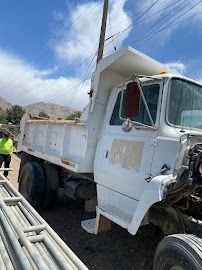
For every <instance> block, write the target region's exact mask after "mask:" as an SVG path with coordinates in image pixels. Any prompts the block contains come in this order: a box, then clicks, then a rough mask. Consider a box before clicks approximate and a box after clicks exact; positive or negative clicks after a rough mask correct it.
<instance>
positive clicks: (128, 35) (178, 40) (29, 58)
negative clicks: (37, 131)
mask: <svg viewBox="0 0 202 270" xmlns="http://www.w3.org/2000/svg"><path fill="white" fill-rule="evenodd" d="M151 5H153V6H152V7H151ZM168 6H169V7H168ZM102 7H103V0H96V1H88V0H74V1H72V0H71V1H70V0H69V1H68V0H66V1H65V0H60V1H53V0H42V1H39V0H35V1H33V0H32V1H31V0H29V1H27V0H18V1H11V0H7V1H1V8H0V25H1V27H0V96H2V97H3V98H5V99H6V100H7V101H9V102H11V103H13V104H19V105H27V104H30V103H34V102H40V101H44V102H50V103H57V104H60V105H65V106H71V107H73V108H76V109H80V110H81V109H82V108H83V107H84V106H85V105H86V104H87V102H88V95H87V94H86V93H87V92H88V90H89V83H90V77H91V73H92V71H94V69H95V65H94V62H95V61H96V57H94V58H93V57H91V58H89V57H90V56H91V55H93V54H95V52H96V50H97V47H98V39H99V34H100V24H101V16H102ZM149 7H151V8H150V9H149V10H148V11H147V9H148V8H149ZM162 9H164V10H162ZM189 9H190V10H189ZM161 10H162V11H161ZM145 11H147V12H146V13H145V14H144V15H143V16H142V17H141V18H140V19H139V20H138V21H137V22H139V23H138V24H136V25H135V26H134V27H130V28H128V27H129V26H130V25H131V24H132V23H133V22H134V21H135V20H137V18H138V17H139V16H141V15H142V14H143V13H144V12H145ZM200 12H202V1H200V0H181V1H179V0H159V1H157V0H136V1H134V0H109V16H108V18H109V19H108V22H107V29H108V31H107V33H106V38H107V37H110V36H112V35H114V42H113V40H112V39H109V40H108V41H106V43H105V44H106V48H105V51H104V53H105V55H106V54H108V53H111V52H113V50H114V46H115V47H116V48H117V49H120V48H122V47H123V46H125V45H131V46H132V47H134V48H136V47H137V50H139V51H141V52H143V53H145V54H147V55H148V56H150V57H152V58H154V59H155V60H157V61H159V62H162V63H164V64H167V65H168V66H170V67H172V68H175V69H177V70H178V71H180V72H181V73H183V74H184V75H185V76H188V77H191V78H197V79H198V80H200V81H202V64H201V63H202V46H201V45H202V13H200ZM183 13H185V14H183ZM84 16H86V17H85V18H84ZM149 16H150V17H149ZM178 16H181V17H180V18H179V19H177V17H178ZM191 16H193V17H191ZM148 17H149V18H148ZM189 17H191V18H189ZM187 18H189V19H187ZM175 19H176V21H175V22H173V23H177V22H179V21H181V20H184V19H187V20H186V21H184V22H182V23H178V24H175V25H174V26H172V27H169V28H166V29H164V30H163V31H161V32H160V33H158V31H159V30H160V29H162V28H163V27H164V26H166V25H168V24H169V23H172V21H174V20H175ZM142 20H143V21H142ZM161 24H162V26H161ZM72 26H73V27H72ZM152 26H153V28H151V27H152ZM71 27H72V30H71V31H69V29H70V28H71ZM110 28H111V29H110ZM126 28H128V30H127V31H125V32H123V34H121V35H120V36H119V35H116V34H117V33H119V32H122V31H123V30H124V29H126ZM150 28H151V30H150V32H151V31H152V30H153V31H154V32H155V33H156V34H155V35H154V37H153V38H151V39H149V40H147V39H148V38H149V37H150V36H148V37H145V36H146V35H148V34H149V33H150V32H147V31H148V30H149V29H150ZM155 29H156V30H155ZM141 37H142V38H144V37H145V39H143V41H142V42H140V43H137V42H136V43H134V41H135V40H137V39H138V38H141ZM144 42H145V43H144ZM108 43H110V44H109V45H108ZM138 45H140V46H139V47H138ZM87 58H89V59H88V60H86V59H87ZM85 60H86V61H85ZM83 61H85V62H84V63H83V64H82V65H80V63H82V62H83ZM78 65H79V67H78V68H77V69H75V67H76V66H78ZM81 78H83V80H81Z"/></svg>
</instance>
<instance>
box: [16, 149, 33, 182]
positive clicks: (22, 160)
mask: <svg viewBox="0 0 202 270" xmlns="http://www.w3.org/2000/svg"><path fill="white" fill-rule="evenodd" d="M30 161H31V158H30V155H29V154H27V153H25V152H22V153H21V155H20V168H19V173H18V182H20V173H21V171H22V168H23V167H24V166H25V164H26V163H27V162H30Z"/></svg>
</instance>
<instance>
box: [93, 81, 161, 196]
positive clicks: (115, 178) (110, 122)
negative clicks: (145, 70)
mask: <svg viewBox="0 0 202 270" xmlns="http://www.w3.org/2000/svg"><path fill="white" fill-rule="evenodd" d="M162 88H163V82H162V81H161V82H159V81H158V82H152V83H151V82H150V84H144V86H143V87H142V90H143V93H144V96H145V98H146V101H147V104H148V107H149V110H150V113H151V115H152V119H153V122H154V123H155V126H156V130H152V129H150V128H145V127H140V126H139V127H138V128H137V129H136V128H134V127H133V129H132V131H131V132H128V133H126V132H124V131H122V127H121V124H122V123H123V121H121V120H120V119H119V106H120V100H121V88H114V89H112V90H111V94H110V98H109V101H108V105H107V109H106V114H105V117H104V121H103V125H102V129H101V132H100V139H99V144H98V147H97V152H96V157H95V162H94V172H95V181H96V182H97V184H98V185H101V186H103V187H106V188H109V189H111V190H113V191H116V192H119V193H121V194H123V195H126V196H128V197H130V198H133V199H136V200H139V199H140V197H141V194H142V192H143V190H144V187H145V185H147V184H148V183H147V182H146V181H145V178H146V177H148V176H149V175H150V172H151V165H152V158H153V153H154V147H155V139H156V138H157V133H158V125H159V115H160V107H161V96H162ZM135 121H137V122H140V123H143V124H146V125H151V123H150V120H149V117H148V115H147V112H146V109H145V106H144V103H143V102H142V101H141V104H140V114H139V116H138V117H136V119H135Z"/></svg>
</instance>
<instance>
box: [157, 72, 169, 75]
mask: <svg viewBox="0 0 202 270" xmlns="http://www.w3.org/2000/svg"><path fill="white" fill-rule="evenodd" d="M167 73H168V72H167V71H162V72H159V73H158V75H160V74H167Z"/></svg>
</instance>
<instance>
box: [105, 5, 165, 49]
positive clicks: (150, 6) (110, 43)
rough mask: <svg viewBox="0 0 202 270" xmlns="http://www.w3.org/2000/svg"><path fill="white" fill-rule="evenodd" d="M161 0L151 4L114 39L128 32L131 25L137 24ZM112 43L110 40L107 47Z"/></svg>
mask: <svg viewBox="0 0 202 270" xmlns="http://www.w3.org/2000/svg"><path fill="white" fill-rule="evenodd" d="M159 1H161V0H156V1H155V2H154V3H153V4H152V5H151V6H149V8H148V9H147V10H146V11H145V12H143V13H142V14H141V15H140V16H139V17H138V18H137V19H136V20H135V21H134V22H132V24H130V25H129V26H128V27H127V28H125V29H124V30H122V31H121V32H120V33H119V34H118V35H117V36H116V37H115V38H114V40H115V39H117V38H119V37H120V36H121V35H122V34H123V33H124V32H126V31H127V30H128V29H130V28H131V27H133V26H134V25H135V23H136V22H137V21H139V19H141V18H142V17H143V16H144V15H145V14H146V13H147V12H148V11H149V10H150V9H151V8H152V7H153V6H155V5H156V4H157V3H158V2H159ZM111 43H112V41H111V42H109V43H108V44H107V45H106V46H105V47H107V46H108V45H109V44H111Z"/></svg>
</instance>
